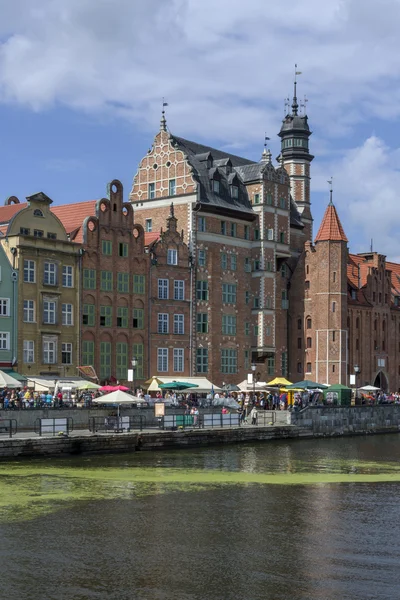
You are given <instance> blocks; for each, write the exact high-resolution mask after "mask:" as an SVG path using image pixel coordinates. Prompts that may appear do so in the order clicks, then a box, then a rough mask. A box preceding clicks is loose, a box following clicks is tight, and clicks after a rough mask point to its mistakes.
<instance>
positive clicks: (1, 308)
mask: <svg viewBox="0 0 400 600" xmlns="http://www.w3.org/2000/svg"><path fill="white" fill-rule="evenodd" d="M9 316H10V298H0V317H9Z"/></svg>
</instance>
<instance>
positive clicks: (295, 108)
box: [292, 64, 301, 115]
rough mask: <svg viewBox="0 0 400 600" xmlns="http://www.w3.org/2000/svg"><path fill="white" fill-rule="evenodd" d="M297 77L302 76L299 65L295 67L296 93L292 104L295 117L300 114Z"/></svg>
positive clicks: (294, 92)
mask: <svg viewBox="0 0 400 600" xmlns="http://www.w3.org/2000/svg"><path fill="white" fill-rule="evenodd" d="M297 75H301V71H298V70H297V64H295V65H294V91H293V103H292V112H293V115H297V114H298V110H299V105H298V102H297Z"/></svg>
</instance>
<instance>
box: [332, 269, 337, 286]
mask: <svg viewBox="0 0 400 600" xmlns="http://www.w3.org/2000/svg"><path fill="white" fill-rule="evenodd" d="M332 277H333V283H336V271H333V274H332Z"/></svg>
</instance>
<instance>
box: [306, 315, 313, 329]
mask: <svg viewBox="0 0 400 600" xmlns="http://www.w3.org/2000/svg"><path fill="white" fill-rule="evenodd" d="M306 325H307V329H311V328H312V320H311V317H307V321H306Z"/></svg>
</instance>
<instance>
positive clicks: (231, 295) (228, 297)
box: [222, 283, 237, 304]
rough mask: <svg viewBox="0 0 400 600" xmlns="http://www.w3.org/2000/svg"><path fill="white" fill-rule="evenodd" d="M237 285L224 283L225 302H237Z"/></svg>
mask: <svg viewBox="0 0 400 600" xmlns="http://www.w3.org/2000/svg"><path fill="white" fill-rule="evenodd" d="M236 287H237V286H236V285H235V284H231V283H223V284H222V302H223V303H224V304H235V303H236Z"/></svg>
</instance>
